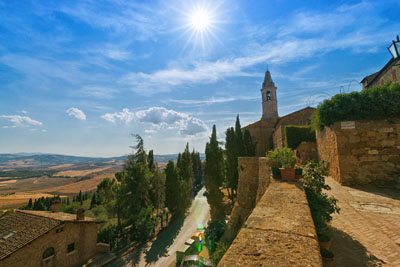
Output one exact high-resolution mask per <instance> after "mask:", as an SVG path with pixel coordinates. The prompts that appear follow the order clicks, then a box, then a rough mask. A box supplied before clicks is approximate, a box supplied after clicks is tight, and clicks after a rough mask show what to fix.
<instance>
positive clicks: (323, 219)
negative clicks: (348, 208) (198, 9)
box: [303, 161, 340, 236]
mask: <svg viewBox="0 0 400 267" xmlns="http://www.w3.org/2000/svg"><path fill="white" fill-rule="evenodd" d="M303 172H304V180H303V185H304V190H305V192H306V196H307V200H308V204H309V206H310V211H311V216H312V218H313V221H314V225H315V228H316V230H317V234H318V235H319V236H320V235H321V234H323V231H324V230H326V228H327V223H328V222H330V221H331V220H332V216H331V214H332V213H334V212H337V213H339V211H340V209H339V207H338V206H337V205H336V202H337V200H336V199H335V198H334V197H329V196H328V195H327V194H326V193H325V192H323V191H322V190H330V189H331V188H330V186H329V185H327V184H325V177H324V176H325V175H326V174H327V172H326V168H325V167H323V166H322V165H321V164H319V163H316V162H311V161H310V162H307V164H306V166H305V167H304V169H303Z"/></svg>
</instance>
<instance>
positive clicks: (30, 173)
mask: <svg viewBox="0 0 400 267" xmlns="http://www.w3.org/2000/svg"><path fill="white" fill-rule="evenodd" d="M56 172H57V171H55V170H12V171H0V177H13V178H31V177H41V176H49V177H51V176H52V175H53V174H54V173H56Z"/></svg>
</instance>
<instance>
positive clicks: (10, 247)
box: [0, 211, 61, 260]
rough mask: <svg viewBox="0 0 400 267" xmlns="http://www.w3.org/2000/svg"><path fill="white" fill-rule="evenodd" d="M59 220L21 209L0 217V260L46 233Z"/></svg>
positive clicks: (58, 222)
mask: <svg viewBox="0 0 400 267" xmlns="http://www.w3.org/2000/svg"><path fill="white" fill-rule="evenodd" d="M60 223H61V221H59V220H55V219H51V218H46V217H43V216H36V215H33V214H28V213H25V212H21V211H15V212H11V213H10V214H7V215H5V216H4V217H3V218H1V219H0V260H3V259H4V258H5V257H7V256H9V255H10V254H12V253H13V252H15V251H16V250H18V249H20V248H21V247H23V246H25V245H26V244H28V243H29V242H31V241H33V240H35V239H36V238H38V237H40V236H41V235H43V234H45V233H47V232H48V231H50V230H51V229H53V228H54V227H56V226H57V225H59V224H60Z"/></svg>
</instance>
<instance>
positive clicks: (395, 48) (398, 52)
mask: <svg viewBox="0 0 400 267" xmlns="http://www.w3.org/2000/svg"><path fill="white" fill-rule="evenodd" d="M388 50H389V52H390V54H392V56H393V58H397V57H399V56H400V40H399V36H398V35H397V41H393V42H392V44H391V45H390V46H389V47H388Z"/></svg>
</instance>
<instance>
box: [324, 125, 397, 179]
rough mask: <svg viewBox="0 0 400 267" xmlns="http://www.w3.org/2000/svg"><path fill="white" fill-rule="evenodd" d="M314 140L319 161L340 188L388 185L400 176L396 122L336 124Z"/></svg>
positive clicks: (325, 129)
mask: <svg viewBox="0 0 400 267" xmlns="http://www.w3.org/2000/svg"><path fill="white" fill-rule="evenodd" d="M316 139H317V146H318V154H319V157H320V159H321V160H325V161H327V162H328V163H329V172H330V175H331V176H332V177H333V178H334V179H335V180H337V181H338V182H340V183H341V184H345V185H351V184H370V183H377V182H378V183H379V182H390V181H392V180H393V176H394V175H398V174H399V173H400V119H393V120H391V121H368V120H364V121H351V122H336V123H334V124H333V125H332V126H331V127H325V128H324V130H322V131H317V133H316Z"/></svg>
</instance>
